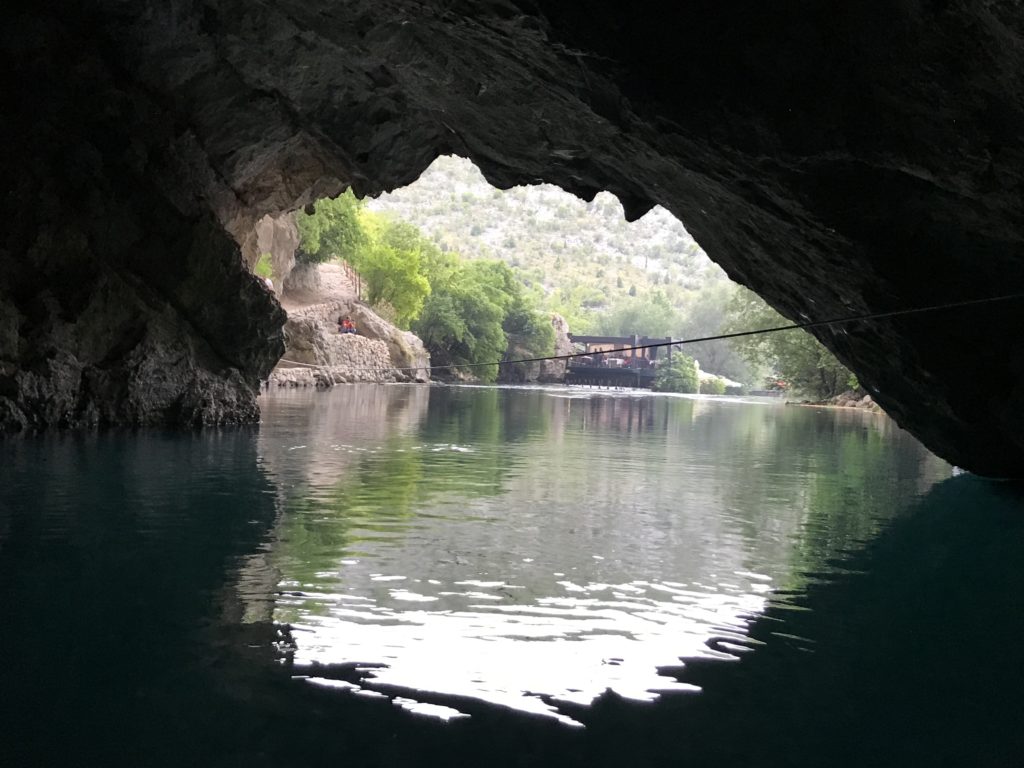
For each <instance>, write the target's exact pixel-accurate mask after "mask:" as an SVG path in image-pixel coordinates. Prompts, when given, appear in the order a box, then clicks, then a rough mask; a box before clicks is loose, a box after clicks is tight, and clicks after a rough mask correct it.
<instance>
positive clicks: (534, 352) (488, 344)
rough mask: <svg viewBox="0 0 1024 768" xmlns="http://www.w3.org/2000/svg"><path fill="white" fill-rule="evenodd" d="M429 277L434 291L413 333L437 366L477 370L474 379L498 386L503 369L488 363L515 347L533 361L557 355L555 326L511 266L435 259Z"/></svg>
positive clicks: (436, 256) (432, 260) (497, 263)
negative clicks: (554, 347)
mask: <svg viewBox="0 0 1024 768" xmlns="http://www.w3.org/2000/svg"><path fill="white" fill-rule="evenodd" d="M446 256H447V255H446ZM428 275H429V279H430V282H431V286H432V292H431V294H430V297H429V298H428V299H427V300H426V303H425V304H424V306H423V312H422V313H421V315H420V317H419V318H418V320H417V321H416V322H415V323H414V324H413V331H415V333H416V334H417V335H418V336H419V337H420V338H421V339H423V343H424V345H425V346H426V347H427V349H428V350H430V353H431V356H432V357H433V359H434V361H435V364H441V365H472V366H473V367H472V368H471V369H468V370H469V371H470V372H471V373H472V374H473V375H475V376H477V377H478V378H480V379H482V380H484V381H493V380H494V379H495V378H496V376H497V374H498V366H497V365H482V364H484V363H491V362H495V363H496V362H498V361H500V360H502V359H503V358H504V357H505V356H506V352H507V350H508V349H509V348H510V346H514V347H515V348H517V349H520V350H522V351H524V352H526V353H527V354H529V355H531V356H541V355H545V354H549V353H550V352H551V350H552V348H553V346H554V330H553V329H552V328H551V323H550V321H549V320H548V318H547V317H546V316H545V315H542V314H541V313H539V312H538V311H537V310H536V308H535V305H534V302H533V301H532V299H531V297H530V296H529V295H528V294H527V293H526V292H525V290H524V288H523V285H522V283H520V282H519V280H518V279H517V278H516V275H515V273H514V272H513V271H512V270H511V269H510V268H509V267H508V266H507V265H506V264H504V263H502V262H499V261H484V260H477V261H468V262H459V261H458V260H457V259H454V258H445V257H442V256H440V255H439V254H434V255H432V256H431V258H430V259H429V264H428Z"/></svg>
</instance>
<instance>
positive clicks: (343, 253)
mask: <svg viewBox="0 0 1024 768" xmlns="http://www.w3.org/2000/svg"><path fill="white" fill-rule="evenodd" d="M362 208H363V201H362V200H360V199H359V198H357V197H356V196H355V194H353V192H352V190H348V191H347V192H345V193H344V194H342V195H338V197H336V198H334V199H333V200H330V199H326V200H320V201H319V202H318V203H317V204H316V210H315V211H314V212H313V213H305V212H300V213H299V215H298V216H297V217H296V220H295V223H296V226H297V227H298V229H299V249H298V251H297V252H296V254H295V258H296V259H297V260H298V261H300V262H304V263H307V264H320V263H323V262H325V261H330V260H331V259H346V260H347V261H349V262H351V263H353V264H354V263H355V260H356V258H357V256H358V254H359V252H360V251H361V250H362V248H363V247H364V246H365V245H366V241H367V237H366V232H365V230H364V229H363V225H362V222H361V221H360V217H359V212H360V211H361V210H362Z"/></svg>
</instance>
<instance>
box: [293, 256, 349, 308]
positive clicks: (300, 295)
mask: <svg viewBox="0 0 1024 768" xmlns="http://www.w3.org/2000/svg"><path fill="white" fill-rule="evenodd" d="M317 271H318V272H319V274H320V288H319V289H318V290H315V291H289V292H288V293H287V294H285V295H283V296H279V297H278V298H279V299H280V301H281V306H282V307H284V311H285V312H294V311H296V310H299V309H305V308H306V307H311V306H313V305H314V304H324V303H326V302H329V301H341V300H346V299H353V298H355V295H356V291H355V286H354V285H353V284H352V280H351V279H349V277H348V275H346V274H345V270H344V268H343V267H342V266H341V265H340V264H321V265H319V267H318V268H317Z"/></svg>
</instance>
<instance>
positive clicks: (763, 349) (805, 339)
mask: <svg viewBox="0 0 1024 768" xmlns="http://www.w3.org/2000/svg"><path fill="white" fill-rule="evenodd" d="M788 324H789V321H788V320H787V319H786V318H785V317H783V316H782V315H780V314H779V313H778V312H776V311H775V310H774V309H772V308H771V307H770V306H768V304H766V303H765V302H764V300H763V299H762V298H761V297H760V296H758V295H757V294H755V293H753V292H752V291H748V290H746V289H740V290H738V291H737V292H736V295H735V296H734V297H733V299H732V301H731V302H730V304H729V321H728V323H727V324H726V327H725V330H726V331H729V332H737V331H749V330H757V329H760V328H771V327H773V326H779V325H788ZM733 343H734V344H735V345H736V348H737V349H738V350H739V352H740V354H742V355H743V356H744V357H745V358H746V359H747V360H748V361H750V363H751V364H753V365H763V366H767V367H768V368H770V369H771V370H772V371H774V372H775V373H776V374H778V376H779V377H780V378H782V379H783V380H784V381H786V382H787V383H788V384H789V385H790V387H791V388H792V390H793V391H794V392H797V393H800V394H802V395H806V396H809V397H815V398H819V399H824V398H828V397H833V396H835V395H838V394H839V393H840V392H844V391H846V390H848V389H853V388H855V387H856V386H857V379H856V378H855V377H854V375H853V374H852V373H851V372H850V371H849V369H847V368H846V366H844V365H843V364H842V363H840V362H839V361H838V360H836V358H835V356H834V355H833V354H832V353H831V352H829V351H828V349H826V348H825V346H824V345H823V344H822V343H821V342H820V341H818V340H817V339H816V338H814V337H813V336H812V335H811V334H809V333H807V332H806V331H803V330H799V329H794V330H791V331H779V332H778V333H766V334H762V335H760V336H747V337H744V338H740V339H734V340H733Z"/></svg>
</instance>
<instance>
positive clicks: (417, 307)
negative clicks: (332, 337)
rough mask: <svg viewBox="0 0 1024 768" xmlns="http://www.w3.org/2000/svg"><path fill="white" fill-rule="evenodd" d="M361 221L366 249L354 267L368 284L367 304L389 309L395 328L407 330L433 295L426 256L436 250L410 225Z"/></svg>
mask: <svg viewBox="0 0 1024 768" xmlns="http://www.w3.org/2000/svg"><path fill="white" fill-rule="evenodd" d="M360 219H361V220H363V230H364V232H365V236H366V245H365V246H364V247H363V248H361V249H360V250H359V251H358V253H357V254H356V255H355V257H354V258H353V260H352V264H353V266H354V267H355V269H356V270H357V271H358V272H359V274H360V277H362V279H363V281H364V282H365V284H366V300H367V301H368V302H369V303H370V304H371V305H373V306H376V307H381V306H385V305H386V306H387V307H389V308H390V310H391V311H390V312H389V313H388V314H390V315H391V316H392V319H393V320H394V322H395V324H396V325H399V326H401V327H403V328H408V327H409V323H410V322H412V320H414V319H415V318H416V317H418V316H419V314H420V311H421V310H422V309H423V302H424V301H425V300H426V298H427V296H429V295H430V283H429V281H428V280H427V278H426V276H425V275H424V274H423V253H424V251H425V250H428V249H435V250H436V248H435V246H434V245H433V244H432V243H429V242H428V241H426V240H425V239H424V238H423V237H422V235H420V233H419V231H418V230H417V229H416V228H415V227H413V226H411V225H410V224H406V223H404V222H395V221H390V220H387V219H384V218H382V217H379V216H374V215H373V214H365V213H364V214H363V216H361V217H360Z"/></svg>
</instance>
